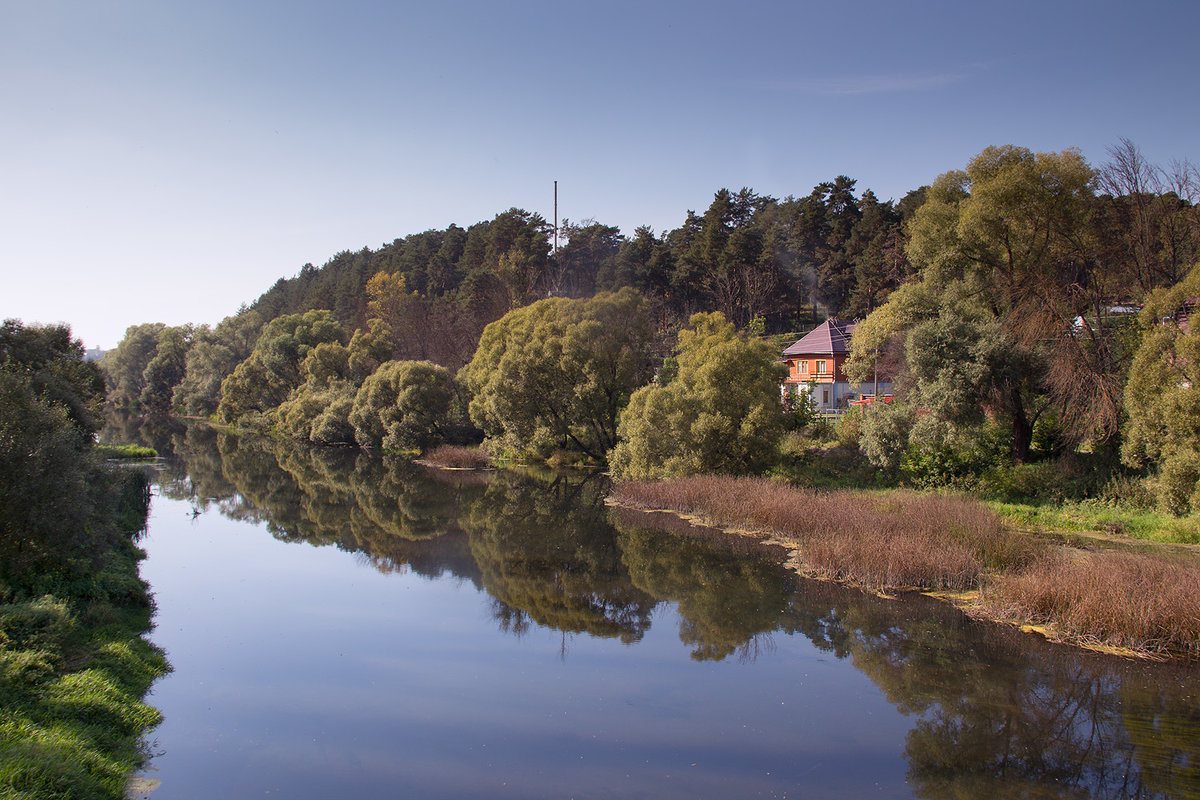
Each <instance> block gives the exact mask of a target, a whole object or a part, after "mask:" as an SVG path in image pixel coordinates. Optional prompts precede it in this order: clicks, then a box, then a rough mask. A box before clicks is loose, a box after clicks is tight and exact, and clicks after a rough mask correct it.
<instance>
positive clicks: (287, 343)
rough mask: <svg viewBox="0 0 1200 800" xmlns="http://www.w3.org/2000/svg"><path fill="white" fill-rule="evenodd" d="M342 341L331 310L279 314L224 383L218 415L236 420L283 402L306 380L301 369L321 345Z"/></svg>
mask: <svg viewBox="0 0 1200 800" xmlns="http://www.w3.org/2000/svg"><path fill="white" fill-rule="evenodd" d="M342 341H343V332H342V326H341V325H340V324H338V322H337V320H336V319H334V317H333V314H331V313H330V312H329V311H308V312H305V313H303V314H288V315H286V316H283V317H277V318H276V319H273V320H271V322H270V323H268V324H267V326H266V327H265V328H264V329H263V332H262V335H261V336H259V338H258V341H257V343H255V345H254V350H253V351H252V352H251V353H250V356H249V357H248V358H247V359H246V360H245V361H243V362H242V363H241V364H239V365H238V367H237V368H236V369H235V370H234V371H233V373H232V374H230V376H229V377H228V378H226V379H225V381H224V383H222V384H221V402H220V404H219V405H218V407H217V414H218V416H219V417H220V418H221V419H222V420H224V421H225V422H234V421H236V420H237V419H239V418H240V417H242V416H244V415H246V414H248V413H250V412H258V413H266V412H269V411H271V410H273V409H275V408H276V407H277V406H279V405H280V404H281V403H283V402H284V401H285V400H286V399H287V398H288V395H290V394H291V392H292V391H293V390H294V389H295V388H296V387H297V386H299V385H300V383H301V381H302V380H303V376H302V375H301V372H300V369H301V365H302V364H303V362H304V359H305V358H306V357H307V356H308V354H309V352H310V351H312V350H313V349H314V348H316V347H317V346H318V345H321V344H324V343H330V342H337V343H339V344H340V343H341V342H342Z"/></svg>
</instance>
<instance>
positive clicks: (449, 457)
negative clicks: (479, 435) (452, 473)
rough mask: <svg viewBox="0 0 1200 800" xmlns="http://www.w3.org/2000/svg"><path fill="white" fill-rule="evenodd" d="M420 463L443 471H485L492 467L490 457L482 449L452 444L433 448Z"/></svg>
mask: <svg viewBox="0 0 1200 800" xmlns="http://www.w3.org/2000/svg"><path fill="white" fill-rule="evenodd" d="M421 461H422V462H424V463H426V464H432V465H433V466H435V467H442V468H445V469H487V468H488V467H490V466H491V465H492V459H491V457H490V456H489V455H488V454H487V453H486V452H484V451H483V450H482V449H480V448H478V447H461V446H459V445H452V444H443V445H439V446H437V447H435V448H434V449H433V450H430V451H429V452H428V453H426V454H425V455H423V456H422V457H421Z"/></svg>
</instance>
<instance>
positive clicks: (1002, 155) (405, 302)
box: [101, 140, 1200, 516]
mask: <svg viewBox="0 0 1200 800" xmlns="http://www.w3.org/2000/svg"><path fill="white" fill-rule="evenodd" d="M1107 156H1108V158H1107V160H1106V161H1105V162H1103V163H1101V164H1098V165H1092V164H1090V163H1088V162H1087V161H1086V160H1085V159H1084V158H1083V156H1082V155H1081V154H1080V153H1079V152H1078V151H1077V150H1074V149H1067V150H1063V151H1061V152H1057V153H1054V152H1051V153H1035V152H1033V151H1031V150H1029V149H1026V148H1022V147H1018V146H1013V145H1005V146H997V147H988V148H986V149H985V150H983V151H982V152H980V153H979V154H978V155H976V156H975V157H974V158H972V159H971V160H970V161H969V162H968V163H967V164H966V165H964V166H963V167H961V168H958V169H952V170H950V171H948V172H946V173H944V174H942V175H940V176H937V177H936V179H934V180H932V181H931V183H930V184H929V185H926V186H921V187H918V188H915V189H914V190H912V191H910V192H908V193H907V194H906V195H905V196H904V197H903V198H901V199H900V200H898V201H892V200H888V201H881V200H880V199H879V198H878V197H877V196H876V195H875V194H874V192H872V191H871V190H870V189H862V190H859V188H858V185H857V181H855V180H854V179H852V178H849V177H846V176H844V175H839V176H837V177H835V178H834V179H832V180H830V181H827V182H822V183H820V184H818V185H817V186H815V187H813V189H812V190H811V191H810V192H809V193H808V194H806V195H802V196H788V197H785V198H783V199H778V198H774V197H769V196H764V195H759V194H757V193H756V192H755V191H753V190H751V189H749V188H742V189H740V190H737V191H731V190H729V189H721V190H719V191H717V192H716V193H715V194H714V196H713V199H712V202H711V204H710V205H709V207H708V208H707V209H704V210H703V211H702V212H699V213H697V212H695V211H688V212H687V213H686V215H685V217H684V219H683V222H682V224H681V225H680V226H679V227H678V228H675V229H673V230H669V231H664V232H661V233H656V232H655V231H653V230H652V229H650V228H648V227H645V226H642V227H638V228H636V229H635V230H634V231H633V232H632V233H624V232H622V231H621V230H620V229H618V228H617V227H615V226H611V225H606V224H604V223H602V222H598V221H595V220H590V219H589V220H580V221H571V220H564V221H562V223H561V224H560V226H559V228H558V231H557V237H554V233H555V231H554V227H553V225H552V224H550V223H549V222H548V221H547V220H546V219H544V218H543V217H542V216H540V215H539V214H536V213H531V212H528V211H525V210H521V209H516V208H513V209H509V210H507V211H504V212H501V213H499V214H497V215H496V216H495V217H494V218H492V219H491V220H486V221H481V222H477V223H475V224H472V225H470V226H469V227H466V228H462V227H459V226H457V225H450V226H449V227H447V228H446V229H444V230H430V231H424V232H421V233H415V234H412V235H408V236H405V237H403V238H399V239H396V240H394V241H393V242H391V243H389V244H385V245H383V246H381V247H380V248H378V249H375V250H373V249H370V248H363V249H361V250H358V251H344V252H341V253H338V254H337V255H335V256H334V257H333V258H331V259H330V260H329V261H328V262H326V263H325V264H324V265H323V266H322V267H320V268H317V267H314V266H313V265H312V264H305V265H304V266H303V267H302V268H301V269H300V270H299V272H298V273H297V274H296V275H295V276H294V277H291V278H281V279H279V280H278V281H277V282H276V283H275V285H274V286H272V287H271V288H270V289H268V290H267V291H266V292H264V293H263V295H262V296H261V297H259V298H258V299H257V300H256V301H255V302H254V303H252V304H250V305H248V306H243V307H242V308H241V309H240V310H238V311H237V313H235V314H232V315H231V316H229V317H227V318H226V319H224V320H222V321H221V322H220V323H219V324H217V325H216V326H214V327H211V328H210V327H208V326H205V325H185V326H178V327H168V326H165V325H163V324H161V323H147V324H142V325H135V326H132V327H130V328H129V329H128V331H127V332H126V336H125V338H124V339H123V340H122V342H121V343H120V345H119V346H118V348H117V349H116V350H115V351H112V352H110V353H109V354H108V355H107V356H106V357H105V358H104V359H103V361H102V362H101V366H102V369H103V370H104V373H105V376H106V380H107V384H108V390H109V394H108V397H109V401H110V403H111V404H112V405H113V406H114V407H117V408H121V409H125V410H127V411H130V412H133V413H137V414H144V415H163V414H176V415H186V416H197V417H212V418H215V419H216V420H218V421H219V422H221V423H223V424H226V425H231V426H236V427H239V428H245V429H251V430H259V431H267V432H272V433H274V434H276V435H281V436H287V437H290V438H294V439H299V440H307V441H311V442H315V443H319V444H326V445H354V446H360V447H366V448H380V449H383V450H407V451H424V450H428V449H429V448H432V447H434V446H436V445H438V444H440V443H443V442H455V443H473V442H480V441H482V442H483V445H484V447H485V449H486V450H487V451H488V452H489V453H491V454H492V455H493V456H497V457H500V456H503V457H523V458H539V459H545V458H550V459H557V460H560V461H566V462H587V463H597V464H607V465H608V466H609V467H610V468H611V469H612V470H613V472H614V475H616V476H618V477H632V478H647V477H649V478H653V477H665V476H670V475H684V474H697V473H703V472H727V473H764V472H767V473H772V474H777V475H780V476H782V477H785V478H788V479H789V480H792V481H793V482H795V483H799V484H801V485H821V484H822V482H823V481H824V482H829V481H833V482H835V483H836V482H841V483H853V484H865V485H874V486H880V485H895V484H907V485H916V486H939V485H948V486H953V487H956V488H961V489H966V490H977V489H978V490H986V491H987V492H991V493H992V494H994V495H997V496H1000V497H1022V496H1025V497H1035V496H1036V497H1040V498H1041V499H1049V500H1063V499H1069V498H1075V499H1077V498H1092V499H1099V500H1109V501H1112V502H1114V503H1120V504H1125V505H1127V506H1129V507H1137V508H1146V509H1152V508H1153V509H1160V510H1162V511H1164V512H1167V513H1170V514H1174V515H1183V516H1186V515H1189V514H1191V513H1192V512H1193V511H1196V510H1200V492H1198V491H1197V490H1196V485H1197V480H1198V479H1200V434H1198V433H1197V430H1200V425H1198V424H1197V421H1198V420H1200V394H1198V392H1200V390H1198V389H1197V388H1195V387H1196V386H1197V384H1196V379H1197V378H1200V375H1192V372H1194V371H1195V370H1196V365H1197V364H1198V363H1200V361H1198V360H1197V356H1198V355H1200V353H1197V352H1196V349H1197V346H1198V340H1197V331H1196V329H1195V328H1193V327H1191V326H1190V324H1189V323H1190V317H1191V316H1192V315H1193V314H1194V312H1195V310H1196V298H1197V297H1200V269H1198V267H1200V209H1198V207H1197V205H1196V203H1197V200H1198V199H1200V175H1198V174H1197V170H1196V168H1195V167H1194V166H1193V165H1191V164H1190V163H1188V162H1186V161H1184V162H1175V163H1172V164H1169V165H1165V166H1162V165H1155V164H1151V163H1149V162H1148V161H1147V160H1146V159H1145V158H1144V157H1143V156H1142V154H1141V152H1140V151H1139V150H1138V148H1137V147H1136V146H1135V145H1134V144H1133V143H1132V142H1129V141H1124V140H1123V141H1121V142H1118V143H1117V144H1115V145H1113V146H1112V147H1111V148H1109V151H1108V153H1107ZM555 238H556V239H557V241H558V242H559V243H560V244H559V246H558V247H557V249H555V247H554V246H553V244H552V242H553V241H554V240H555ZM826 317H833V318H839V319H847V320H851V319H852V320H858V321H859V324H858V326H857V328H856V331H855V334H854V338H853V342H852V357H851V360H850V362H849V364H848V371H849V373H850V376H851V378H852V379H856V380H863V379H865V377H866V376H867V375H871V374H874V373H875V372H876V371H878V372H881V373H883V374H885V375H886V376H887V377H889V378H891V379H893V380H894V381H895V387H896V390H895V395H896V399H895V401H894V402H892V403H890V404H888V405H886V406H883V405H882V404H881V407H880V408H878V409H874V410H872V411H871V413H862V414H847V415H843V417H842V418H840V419H837V420H828V419H822V418H817V417H814V415H813V414H812V413H811V409H808V408H805V407H804V404H803V403H799V404H796V403H791V404H786V403H785V404H781V403H780V395H779V390H778V380H779V367H778V365H777V364H776V361H777V359H778V357H779V353H780V351H781V350H782V348H783V347H784V346H786V345H787V344H789V343H790V342H791V341H793V340H794V339H795V338H798V337H799V335H801V334H802V333H804V332H805V331H806V330H808V329H811V328H812V327H813V326H815V325H816V324H817V323H818V322H820V321H821V320H823V319H824V318H826Z"/></svg>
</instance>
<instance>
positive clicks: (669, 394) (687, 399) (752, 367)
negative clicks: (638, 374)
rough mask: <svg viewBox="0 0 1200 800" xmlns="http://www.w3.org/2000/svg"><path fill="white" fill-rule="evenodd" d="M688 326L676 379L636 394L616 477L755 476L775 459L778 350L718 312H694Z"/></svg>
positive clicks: (615, 459) (614, 461)
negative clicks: (740, 332)
mask: <svg viewBox="0 0 1200 800" xmlns="http://www.w3.org/2000/svg"><path fill="white" fill-rule="evenodd" d="M690 325H691V327H690V328H685V329H684V330H682V331H680V332H679V344H678V346H677V348H676V360H677V362H678V365H679V368H678V372H677V373H676V374H675V376H674V377H673V378H672V379H671V380H670V382H669V383H666V384H665V385H653V386H647V387H644V388H642V389H639V390H638V391H637V392H635V393H634V395H633V396H632V397H631V398H630V400H629V407H628V408H627V409H626V410H625V412H624V413H623V414H622V416H621V426H620V435H621V442H620V444H618V445H617V446H616V448H615V449H614V450H613V452H612V456H611V458H610V463H611V465H612V470H613V475H614V476H615V477H618V478H627V479H642V478H661V477H669V476H679V475H696V474H702V473H709V472H715V473H729V474H738V473H754V472H761V471H762V470H763V469H765V468H766V467H768V466H769V465H770V464H772V463H773V462H774V460H775V458H776V457H777V455H778V449H779V448H778V446H779V437H780V435H781V433H782V431H783V411H782V405H781V404H780V402H779V382H780V381H781V380H782V378H783V374H782V369H783V368H782V367H780V366H779V365H778V364H776V363H775V359H776V357H777V355H778V352H777V351H776V350H775V349H774V348H773V347H771V346H770V345H769V344H767V343H766V342H763V341H761V340H759V339H753V338H745V337H743V336H740V335H738V333H737V330H736V329H735V328H734V326H733V324H732V323H730V322H729V321H728V320H726V319H725V317H724V316H723V315H722V314H720V313H718V312H714V313H710V314H695V315H693V316H692V318H691V321H690Z"/></svg>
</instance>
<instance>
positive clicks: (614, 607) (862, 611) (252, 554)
mask: <svg viewBox="0 0 1200 800" xmlns="http://www.w3.org/2000/svg"><path fill="white" fill-rule="evenodd" d="M149 443H151V444H153V445H154V446H156V447H158V448H159V450H160V452H164V453H166V454H167V458H166V459H165V462H164V464H163V466H162V468H161V470H160V472H159V479H158V484H157V488H156V496H155V498H154V501H153V509H152V516H151V520H150V525H149V530H148V533H147V536H146V538H145V539H144V540H143V546H144V547H145V549H146V551H147V553H148V557H147V559H146V561H145V562H144V563H143V566H142V574H143V577H145V578H146V579H147V580H148V581H149V582H150V584H151V588H152V591H153V593H154V596H155V600H156V603H157V614H156V618H155V619H156V628H155V630H154V631H153V633H152V639H153V640H154V641H155V642H156V643H157V644H159V645H160V646H162V647H163V648H164V649H165V650H166V651H167V654H168V658H169V659H170V661H171V664H172V666H173V667H174V672H173V673H172V674H171V675H169V676H168V677H166V678H164V679H162V680H160V681H159V682H158V683H157V684H156V685H155V687H154V689H153V693H152V696H151V697H150V702H152V703H153V704H154V705H155V706H156V707H157V708H159V709H160V710H161V711H162V712H163V714H164V718H165V719H164V722H163V723H162V725H160V726H159V727H158V728H157V729H156V730H155V731H153V733H152V734H151V736H150V738H149V740H148V741H149V745H150V747H151V748H152V751H153V753H154V757H153V758H152V760H151V762H150V764H149V766H148V768H147V769H146V770H145V771H144V772H143V773H142V774H141V775H140V776H139V779H138V782H137V787H138V789H139V791H138V792H137V793H136V796H138V797H148V798H152V799H153V800H175V799H176V798H212V797H221V798H229V799H234V798H264V797H280V798H295V799H296V800H300V799H302V798H344V797H355V798H381V797H403V798H409V797H411V798H459V799H461V798H615V797H620V798H641V797H644V798H676V797H678V798H742V797H747V798H748V797H778V798H787V797H791V798H827V797H828V798H835V797H836V798H844V797H881V798H908V797H922V798H958V799H959V800H962V799H964V798H995V797H1039V798H1057V797H1070V798H1080V797H1103V798H1110V797H1111V798H1129V797H1139V798H1141V797H1145V798H1150V797H1178V798H1187V797H1200V702H1197V698H1198V694H1200V692H1198V689H1200V670H1198V669H1197V668H1195V667H1189V666H1169V665H1158V664H1148V663H1142V662H1136V661H1129V660H1124V659H1119V658H1115V657H1109V656H1099V655H1094V654H1091V653H1087V652H1083V651H1080V650H1077V649H1072V648H1068V647H1064V646H1059V645H1051V644H1048V643H1046V642H1044V641H1042V640H1041V639H1039V638H1037V637H1036V636H1033V635H1027V634H1022V633H1020V632H1017V631H1015V630H1012V629H1009V628H1007V627H1004V626H1000V625H995V624H989V623H981V622H976V621H972V620H970V619H967V618H966V617H965V616H963V615H962V614H960V613H959V612H957V611H955V610H953V609H951V608H949V607H947V606H945V605H943V604H940V603H938V602H936V601H933V600H929V599H927V598H923V597H920V596H912V597H902V598H899V599H881V598H877V597H872V596H868V595H865V594H862V593H859V592H856V591H852V590H849V589H845V588H842V587H838V586H835V585H830V584H826V583H819V582H811V581H803V580H800V579H798V578H796V577H795V576H793V575H791V574H789V573H788V572H787V571H786V570H784V569H783V568H782V567H781V566H780V565H779V563H778V554H776V553H773V552H771V551H769V550H767V549H765V548H760V547H758V546H756V545H753V544H750V543H747V542H744V541H743V542H734V543H733V544H730V543H728V542H727V541H726V540H725V538H724V537H721V536H719V535H717V534H715V533H714V532H711V531H704V530H702V529H695V528H691V527H690V526H686V525H683V524H681V523H679V522H678V521H676V520H674V519H673V518H671V517H668V516H667V515H662V514H656V515H655V514H632V513H627V512H617V511H614V510H613V509H610V508H609V507H607V506H606V505H605V504H604V502H603V499H604V492H605V484H604V481H603V479H602V478H601V477H599V476H585V475H578V476H564V475H559V474H555V473H550V472H537V471H499V472H492V473H471V472H446V471H440V470H435V469H430V468H425V467H422V466H419V465H414V464H411V463H408V462H405V461H399V460H397V461H383V460H381V459H378V458H371V457H368V456H366V455H364V454H360V453H356V452H352V451H346V450H332V451H331V450H313V449H308V448H301V447H295V446H291V445H287V444H285V443H280V442H274V441H268V440H262V439H255V438H247V437H237V436H233V435H229V434H217V433H215V432H214V431H212V430H211V429H208V428H205V427H203V426H192V427H189V428H186V429H184V428H180V429H176V430H173V431H160V432H158V433H157V434H156V435H155V436H151V437H150V441H149Z"/></svg>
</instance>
